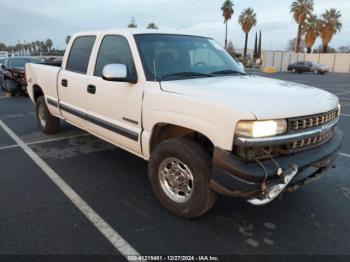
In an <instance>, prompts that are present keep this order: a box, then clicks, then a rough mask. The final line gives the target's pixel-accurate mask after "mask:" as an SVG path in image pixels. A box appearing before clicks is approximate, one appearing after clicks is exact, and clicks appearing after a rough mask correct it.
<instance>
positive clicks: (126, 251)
mask: <svg viewBox="0 0 350 262" xmlns="http://www.w3.org/2000/svg"><path fill="white" fill-rule="evenodd" d="M0 127H2V129H3V130H4V131H5V132H6V133H7V134H8V135H9V136H10V137H11V138H12V139H13V140H14V141H15V142H16V143H17V144H18V146H19V147H21V148H22V150H23V151H24V152H25V153H26V154H27V155H28V156H29V157H30V158H31V159H32V160H33V161H34V162H35V164H37V165H38V166H39V167H40V168H41V170H43V171H44V173H45V174H46V175H47V176H48V177H49V178H50V179H51V181H52V182H53V183H55V184H56V186H57V187H58V188H59V189H60V190H61V191H62V192H63V193H64V194H65V195H66V197H68V199H69V200H70V201H71V202H72V203H73V204H74V205H75V206H76V207H77V208H78V209H79V210H80V212H82V213H83V214H84V215H85V216H86V218H87V219H89V221H90V222H91V223H92V224H93V225H94V226H95V227H96V228H97V230H98V231H100V233H102V234H103V235H104V236H105V238H106V239H107V240H108V241H109V242H110V243H111V244H112V245H113V246H114V247H115V248H116V249H117V250H118V251H119V252H120V253H121V254H122V255H123V256H124V257H126V258H127V256H129V255H135V256H139V253H138V252H137V251H136V250H135V249H134V248H133V247H132V246H131V245H130V244H129V243H128V242H127V241H126V240H125V239H124V238H123V237H122V236H121V235H120V234H118V232H116V231H115V230H114V229H113V228H112V227H111V226H110V225H109V224H108V223H107V222H106V221H105V220H104V219H103V218H102V217H101V216H100V215H99V214H97V213H96V212H95V211H94V210H93V209H92V207H90V206H89V205H88V204H87V203H86V202H85V201H84V199H82V198H81V197H80V196H79V195H78V194H77V193H76V192H75V191H74V190H73V189H72V188H71V187H70V186H69V185H68V184H67V183H66V182H65V181H64V180H63V179H62V178H61V177H60V176H59V175H58V174H57V173H56V172H55V171H54V170H53V169H52V168H51V167H50V166H49V165H47V164H46V162H45V161H44V160H42V159H41V158H40V156H38V155H37V154H36V153H35V152H34V151H33V150H32V149H30V147H29V146H28V145H26V144H25V143H24V142H23V141H22V140H21V139H20V138H19V137H18V136H17V135H16V134H15V133H14V132H13V131H12V130H11V129H10V128H9V127H7V125H6V124H5V123H4V122H3V121H2V120H0Z"/></svg>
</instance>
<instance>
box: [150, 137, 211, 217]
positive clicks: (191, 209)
mask: <svg viewBox="0 0 350 262" xmlns="http://www.w3.org/2000/svg"><path fill="white" fill-rule="evenodd" d="M176 160H177V161H180V164H179V168H180V169H176V168H175V171H174V172H173V173H172V175H170V177H171V178H172V180H175V182H178V181H177V180H176V179H175V176H176V175H175V174H174V173H179V170H182V171H185V172H180V173H181V175H180V181H181V178H183V175H182V173H185V174H188V171H189V173H190V174H191V175H192V178H193V179H192V183H188V184H189V186H187V188H191V194H190V195H189V196H182V199H180V198H181V195H184V194H180V193H181V192H179V193H178V195H177V196H178V197H177V200H178V201H176V200H174V198H176V197H174V196H172V198H171V197H170V196H169V194H170V193H169V192H172V191H171V190H169V189H166V188H170V186H169V185H170V184H171V181H170V182H169V180H170V179H168V180H166V179H164V176H163V175H162V173H161V172H160V170H162V171H164V168H163V167H165V166H167V163H168V162H169V161H170V162H171V163H169V165H170V166H169V165H168V166H167V167H172V166H173V165H172V164H173V163H174V162H175V161H176ZM211 170H212V168H211V159H210V156H209V154H208V153H207V152H206V151H205V149H204V148H202V147H201V146H200V145H199V144H197V143H195V142H194V141H192V140H189V139H187V138H175V139H170V140H166V141H164V142H162V143H160V144H159V145H158V146H157V147H156V148H155V149H154V151H153V152H152V155H151V158H150V161H149V163H148V175H149V181H150V183H151V186H152V190H153V193H154V195H155V196H156V198H157V199H158V201H159V202H160V204H161V205H162V206H163V207H164V208H166V209H167V210H168V211H170V212H171V213H173V214H175V215H177V216H180V217H182V218H196V217H199V216H201V215H202V214H204V213H205V212H206V211H208V210H209V209H210V208H211V207H212V206H213V205H214V203H215V200H216V197H217V193H216V192H215V191H214V190H212V189H211V188H210V185H209V184H210V176H211ZM162 178H163V179H162ZM179 191H181V189H180V190H179ZM182 193H183V192H182ZM170 195H171V194H170ZM180 200H181V201H180Z"/></svg>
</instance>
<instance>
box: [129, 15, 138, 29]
mask: <svg viewBox="0 0 350 262" xmlns="http://www.w3.org/2000/svg"><path fill="white" fill-rule="evenodd" d="M128 27H129V28H136V27H137V24H136V21H135V18H134V17H133V18H131V19H130V23H129V24H128Z"/></svg>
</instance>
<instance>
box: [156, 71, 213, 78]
mask: <svg viewBox="0 0 350 262" xmlns="http://www.w3.org/2000/svg"><path fill="white" fill-rule="evenodd" d="M177 76H178V77H192V76H200V77H213V75H211V74H204V73H199V72H177V73H173V74H167V75H163V76H162V78H164V77H177Z"/></svg>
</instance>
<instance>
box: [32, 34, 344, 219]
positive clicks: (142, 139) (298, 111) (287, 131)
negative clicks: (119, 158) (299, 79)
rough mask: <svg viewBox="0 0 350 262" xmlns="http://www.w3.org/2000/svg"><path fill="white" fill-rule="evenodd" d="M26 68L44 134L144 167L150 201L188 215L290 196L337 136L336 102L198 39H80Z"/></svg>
mask: <svg viewBox="0 0 350 262" xmlns="http://www.w3.org/2000/svg"><path fill="white" fill-rule="evenodd" d="M26 72H27V80H28V93H29V96H30V97H31V99H32V100H33V102H34V103H35V104H36V110H37V118H38V123H39V126H40V128H41V129H42V131H43V132H45V133H47V134H53V133H56V132H58V131H59V121H60V120H65V121H67V122H69V123H71V124H73V125H74V126H77V127H79V128H81V129H84V130H86V131H87V132H89V133H91V134H93V135H95V136H97V137H100V138H101V139H103V140H106V141H108V142H110V143H112V144H114V145H116V146H118V147H120V148H122V149H125V150H126V151H128V152H130V153H132V154H135V155H137V156H139V157H141V158H143V159H145V160H147V161H148V176H149V181H150V184H151V187H152V189H153V192H154V194H155V196H156V198H157V199H158V200H159V202H160V203H161V204H162V205H163V206H164V207H165V208H166V209H168V210H169V211H171V212H172V213H174V214H176V215H178V216H181V217H184V218H194V217H198V216H200V215H202V214H203V213H205V212H206V211H207V210H209V209H210V208H211V207H212V205H213V204H214V202H215V199H216V196H217V193H219V194H223V195H226V196H231V197H241V198H243V199H246V200H247V201H248V202H249V203H251V204H253V205H264V204H267V203H269V202H271V201H272V200H273V199H275V198H276V197H277V196H278V195H279V194H281V193H282V192H285V191H295V190H296V189H298V188H299V187H300V186H301V185H304V184H306V183H308V182H310V181H312V180H314V179H316V178H318V177H320V176H321V175H322V174H324V173H325V171H326V170H327V169H329V168H330V167H332V166H333V162H334V159H335V157H336V156H337V153H338V151H339V148H340V146H341V142H342V139H343V133H342V131H341V130H339V129H338V128H337V124H338V119H339V115H340V106H339V100H338V98H337V97H336V96H334V95H333V94H330V93H328V92H326V91H323V90H320V89H317V88H313V87H310V86H306V85H301V84H296V83H291V82H286V81H281V80H273V79H270V78H264V77H260V76H254V75H249V74H247V73H245V71H244V68H242V67H241V66H240V64H238V63H237V62H236V61H235V60H234V59H233V58H232V57H231V56H230V55H229V54H228V53H227V52H226V51H225V49H224V48H222V47H221V46H220V45H219V44H218V43H217V42H216V41H215V40H213V39H211V38H208V37H204V36H197V35H186V34H178V33H175V34H174V33H167V32H160V31H158V30H155V31H154V30H146V31H139V30H135V29H134V30H131V29H128V30H107V31H100V32H87V33H78V34H74V35H73V36H72V39H71V41H70V43H69V45H68V47H67V50H66V53H65V55H64V57H63V62H62V65H61V67H54V66H48V65H39V64H27V65H26ZM319 194H327V192H319Z"/></svg>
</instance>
